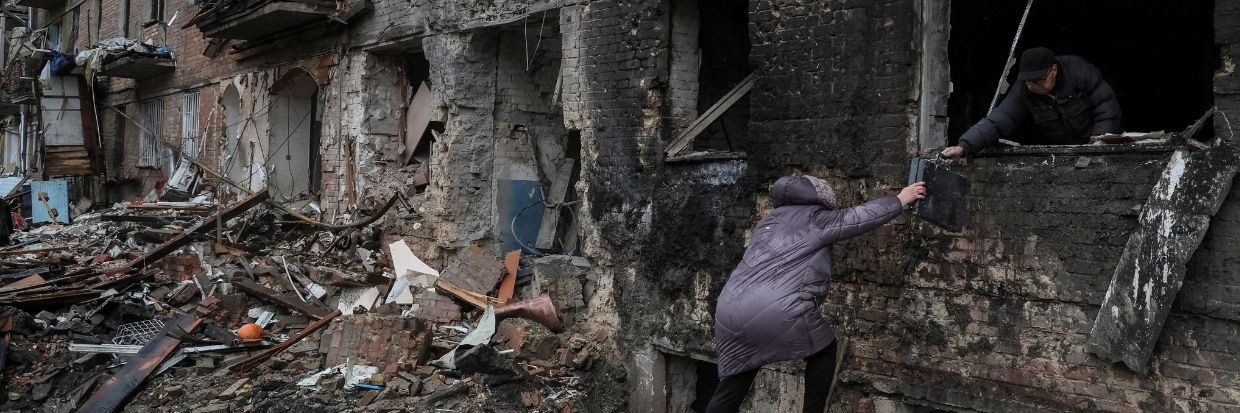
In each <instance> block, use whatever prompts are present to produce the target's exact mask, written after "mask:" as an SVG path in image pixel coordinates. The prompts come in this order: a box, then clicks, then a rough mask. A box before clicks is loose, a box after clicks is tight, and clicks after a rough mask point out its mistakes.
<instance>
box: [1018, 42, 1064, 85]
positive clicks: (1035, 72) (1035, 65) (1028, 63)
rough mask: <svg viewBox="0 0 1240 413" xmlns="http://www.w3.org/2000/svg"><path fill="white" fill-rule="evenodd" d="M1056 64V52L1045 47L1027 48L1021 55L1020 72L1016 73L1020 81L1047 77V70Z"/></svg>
mask: <svg viewBox="0 0 1240 413" xmlns="http://www.w3.org/2000/svg"><path fill="white" fill-rule="evenodd" d="M1054 65H1055V52H1052V51H1051V49H1047V48H1045V47H1035V48H1032V49H1029V50H1025V52H1024V53H1022V54H1021V55H1020V74H1018V75H1016V79H1017V80H1020V81H1022V82H1023V81H1026V80H1039V79H1042V78H1044V77H1046V72H1047V71H1049V70H1051V66H1054Z"/></svg>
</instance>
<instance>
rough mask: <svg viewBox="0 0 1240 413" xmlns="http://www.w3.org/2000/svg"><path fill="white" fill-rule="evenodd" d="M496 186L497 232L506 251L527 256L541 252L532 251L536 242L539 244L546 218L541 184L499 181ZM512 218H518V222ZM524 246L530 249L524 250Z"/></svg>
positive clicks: (521, 181) (535, 182)
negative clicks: (543, 217) (529, 253)
mask: <svg viewBox="0 0 1240 413" xmlns="http://www.w3.org/2000/svg"><path fill="white" fill-rule="evenodd" d="M496 185H497V188H496V191H495V210H496V211H495V213H496V214H497V215H498V218H499V219H498V220H497V222H496V224H497V225H496V226H498V227H499V228H497V230H498V231H496V232H498V233H499V239H500V241H501V242H503V243H504V249H503V251H512V250H515V249H523V250H524V251H526V252H538V251H537V250H534V249H533V248H534V241H536V240H538V229H539V226H541V225H542V216H543V204H542V202H540V201H541V200H542V190H541V189H540V188H539V185H538V181H523V180H509V179H499V180H496ZM513 217H516V221H515V222H514V221H513ZM514 229H515V230H516V235H515V236H514V234H513V230H514ZM518 239H519V240H520V242H518ZM522 243H524V244H525V245H526V246H527V247H529V248H522V247H521V244H522Z"/></svg>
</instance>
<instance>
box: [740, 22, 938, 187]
mask: <svg viewBox="0 0 1240 413" xmlns="http://www.w3.org/2000/svg"><path fill="white" fill-rule="evenodd" d="M750 9H751V13H750V33H751V38H752V41H753V49H752V52H751V54H750V65H751V66H753V67H754V69H755V70H756V71H757V73H758V78H757V79H756V82H755V84H754V89H753V91H752V92H750V96H751V99H752V100H751V104H750V124H749V127H750V129H749V139H748V141H749V144H748V148H747V152H748V153H750V154H751V158H750V162H751V164H754V165H760V166H763V167H764V168H762V169H765V170H769V171H771V172H772V173H780V172H784V171H786V169H785V168H782V167H783V166H788V165H800V166H810V165H826V166H827V167H829V168H833V169H837V170H840V171H843V172H845V173H846V174H848V175H851V176H871V177H878V178H881V179H895V178H898V177H901V175H902V174H904V169H905V168H906V166H907V165H906V162H907V149H906V148H907V147H908V143H907V142H908V140H909V137H910V132H909V130H910V129H909V128H910V125H911V121H910V119H909V118H908V116H907V115H906V114H907V113H909V111H911V110H912V109H913V108H914V106H913V102H912V101H911V100H910V99H909V96H910V95H911V94H910V90H911V88H912V86H913V80H914V77H913V76H912V68H913V65H914V62H915V60H916V55H915V54H914V52H913V50H911V48H910V45H911V44H912V40H913V32H912V30H913V28H914V27H915V24H914V21H915V18H914V10H913V2H911V1H866V2H859V1H833V2H796V1H777V2H752V3H751V4H750ZM767 166H770V167H772V168H770V169H767V168H765V167H767Z"/></svg>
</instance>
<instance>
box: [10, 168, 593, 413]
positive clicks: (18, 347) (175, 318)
mask: <svg viewBox="0 0 1240 413" xmlns="http://www.w3.org/2000/svg"><path fill="white" fill-rule="evenodd" d="M266 199H267V196H266V192H260V193H257V194H254V195H252V196H249V197H247V198H244V199H241V200H239V201H237V202H235V203H233V204H231V205H216V204H214V203H212V202H211V201H210V200H205V199H203V198H202V197H199V198H198V199H195V201H199V202H147V203H142V202H140V201H139V200H135V202H134V203H132V204H128V203H120V204H116V205H113V206H112V207H110V208H108V209H104V210H98V211H95V212H91V213H88V214H84V215H80V216H77V217H76V218H75V220H74V222H73V223H72V224H69V225H64V224H51V225H44V226H39V227H34V228H31V229H28V230H26V231H17V232H15V233H14V234H13V235H12V237H11V240H10V242H11V243H12V244H11V245H10V246H8V247H5V248H2V249H0V333H2V334H3V337H4V339H3V342H0V363H3V366H0V374H2V375H3V376H2V380H0V384H2V385H3V389H2V390H0V391H2V393H0V397H3V399H2V400H0V403H2V405H0V411H45V412H67V411H75V410H80V411H118V410H122V409H124V410H126V411H177V412H283V411H362V410H365V411H410V410H412V411H433V410H435V409H447V410H451V411H477V410H493V409H495V410H519V411H557V412H570V411H577V410H581V409H583V408H584V407H585V406H587V405H588V403H587V401H586V400H584V397H583V386H584V385H583V382H584V380H583V377H584V376H585V375H586V374H588V372H589V371H590V369H591V368H592V364H593V361H594V359H595V357H596V355H595V354H594V352H596V351H597V347H598V346H600V345H601V344H602V343H605V342H607V341H608V340H610V337H608V336H607V335H606V334H605V333H599V332H597V331H590V330H591V329H590V328H588V326H587V325H586V324H588V323H582V322H581V321H582V318H583V317H584V309H585V307H586V303H588V302H589V300H590V298H591V296H592V295H593V291H594V289H595V286H594V283H595V282H596V276H595V275H594V272H593V271H592V269H591V268H590V264H589V262H588V261H587V260H585V259H584V258H581V257H571V256H541V257H534V256H524V257H523V256H522V254H521V252H520V251H512V252H509V253H507V254H505V255H504V256H503V257H502V260H501V257H498V256H496V254H494V253H493V252H490V251H485V250H484V249H483V248H481V247H479V246H473V247H472V248H466V249H463V250H462V251H456V253H455V254H443V255H444V256H445V257H447V258H446V265H444V266H443V268H442V269H436V268H433V267H432V266H431V265H428V264H427V263H426V262H423V261H422V260H421V259H419V258H418V257H417V256H416V255H415V254H414V253H413V250H412V249H411V248H410V246H409V245H407V244H406V243H405V241H404V240H403V239H400V238H399V237H391V236H389V237H387V238H386V239H396V241H394V242H385V241H381V240H383V239H385V237H384V234H382V233H381V232H382V231H381V230H379V229H378V228H379V227H377V226H370V225H366V226H359V227H349V228H347V229H343V230H338V229H333V230H326V229H323V227H322V226H317V225H315V224H313V223H311V222H307V221H306V220H304V219H298V218H297V217H292V216H289V215H288V214H286V213H284V212H282V211H281V210H280V209H277V208H272V207H268V206H265V205H264V202H265V201H266Z"/></svg>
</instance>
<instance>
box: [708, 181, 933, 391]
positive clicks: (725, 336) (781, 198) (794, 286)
mask: <svg viewBox="0 0 1240 413" xmlns="http://www.w3.org/2000/svg"><path fill="white" fill-rule="evenodd" d="M925 194H926V188H925V184H924V183H922V182H918V183H916V184H913V185H909V186H908V187H905V188H904V189H903V190H902V191H900V193H899V194H898V195H892V196H886V197H882V198H878V199H875V200H873V201H870V202H866V203H865V204H862V205H859V206H855V207H852V208H845V209H838V208H837V205H836V202H835V193H834V192H833V191H832V190H831V187H830V185H828V184H827V183H826V182H825V181H823V180H821V179H818V178H814V177H812V176H785V177H783V178H779V180H776V181H775V185H773V186H772V187H771V200H772V201H774V203H775V210H774V211H771V213H770V214H768V215H767V216H766V217H764V218H762V220H761V221H759V222H758V226H757V227H756V228H754V231H753V235H752V238H751V239H750V242H749V248H747V249H746V250H745V257H744V259H743V260H742V261H741V263H740V265H738V266H737V267H736V269H735V270H733V271H732V275H731V276H730V277H728V283H727V285H725V286H724V287H723V292H721V293H720V294H719V303H718V305H717V306H716V308H715V353H716V354H717V355H718V360H719V386H718V387H717V388H716V390H715V394H714V396H713V397H712V398H711V401H710V406H709V407H707V409H706V411H707V412H711V413H715V412H735V411H736V410H737V409H738V408H740V405H741V402H743V401H744V400H745V395H746V394H748V393H749V387H750V386H751V385H752V384H753V381H754V377H756V376H757V374H758V368H760V367H762V366H763V365H764V364H767V363H773V362H777V361H785V360H796V359H805V361H806V367H805V403H804V411H806V412H815V413H821V412H822V411H823V410H824V409H825V408H826V401H827V391H828V388H829V386H830V385H831V376H832V375H833V374H834V369H835V368H834V366H835V343H834V342H835V333H834V332H833V331H832V330H831V326H829V325H827V322H826V320H824V319H823V318H822V314H821V313H819V310H818V306H819V304H821V303H822V298H823V296H824V295H825V294H826V292H827V285H828V283H829V282H830V281H831V246H832V244H834V243H836V242H838V241H843V240H846V239H848V238H852V237H855V236H858V235H861V234H864V233H866V232H869V231H871V230H873V229H875V228H878V227H879V226H880V225H883V224H885V223H887V222H888V221H891V220H892V219H894V218H895V217H897V216H899V215H900V211H902V210H903V207H904V206H906V205H908V204H910V203H912V202H913V201H916V200H918V199H921V198H924V197H925Z"/></svg>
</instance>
